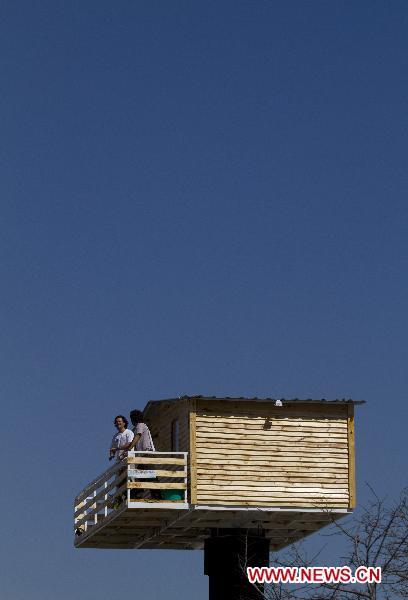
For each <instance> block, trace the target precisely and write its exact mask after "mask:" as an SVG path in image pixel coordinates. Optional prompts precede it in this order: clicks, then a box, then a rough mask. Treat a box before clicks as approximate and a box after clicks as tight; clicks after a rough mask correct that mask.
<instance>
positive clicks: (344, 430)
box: [75, 396, 361, 550]
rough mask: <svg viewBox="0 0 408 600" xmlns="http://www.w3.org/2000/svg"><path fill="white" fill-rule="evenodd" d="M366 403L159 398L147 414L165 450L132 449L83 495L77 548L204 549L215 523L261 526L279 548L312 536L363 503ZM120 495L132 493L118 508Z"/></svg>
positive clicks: (157, 441) (78, 502) (79, 505)
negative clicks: (358, 426) (362, 407)
mask: <svg viewBox="0 0 408 600" xmlns="http://www.w3.org/2000/svg"><path fill="white" fill-rule="evenodd" d="M360 403H361V402H354V401H352V400H333V401H326V400H275V399H272V398H265V399H259V398H215V397H202V396H195V397H191V396H184V397H182V398H175V399H168V400H158V401H151V402H149V403H148V404H147V406H146V408H145V410H144V416H145V422H146V423H147V424H148V425H149V427H150V430H151V433H152V436H153V439H154V443H155V446H156V450H157V452H156V453H153V454H151V453H129V457H128V458H127V460H126V461H125V463H126V464H124V465H116V466H115V467H113V468H111V469H108V471H107V472H105V473H104V474H102V476H100V477H99V478H97V479H96V480H94V482H92V483H91V484H90V485H89V486H87V487H86V488H85V489H84V490H83V491H82V492H81V494H79V496H77V498H76V506H75V528H76V531H77V534H79V535H77V536H76V539H75V545H76V546H77V547H94V548H95V547H96V548H181V549H195V548H198V549H201V548H203V545H204V540H205V539H206V538H207V537H208V536H209V533H210V530H211V529H214V528H223V529H225V528H239V529H258V530H262V531H264V532H265V535H266V536H267V537H268V539H269V540H270V548H271V549H272V550H277V549H280V548H282V547H284V546H286V545H288V544H290V543H292V542H293V541H296V540H298V539H300V538H302V537H305V536H306V535H309V534H310V533H312V532H313V531H316V530H318V529H320V528H321V527H324V526H325V525H327V523H329V522H330V521H332V520H333V519H337V518H340V517H341V516H344V515H345V514H347V513H349V512H350V511H352V509H353V508H354V506H355V502H356V496H355V466H354V465H355V458H354V406H355V405H356V404H360ZM135 467H136V469H135ZM123 468H126V469H127V473H125V475H124V474H123ZM113 469H116V471H114V470H113ZM107 475H109V477H107ZM138 478H139V479H138ZM140 478H141V479H140ZM119 484H120V485H119ZM134 489H137V490H139V493H143V497H138V498H134V497H133V495H134V494H133V492H132V490H134ZM152 490H156V491H157V490H160V491H161V493H162V498H161V499H157V498H152V497H151V491H152ZM120 492H124V493H125V494H126V500H124V501H123V502H122V503H121V504H120V505H115V502H113V503H112V498H113V497H115V495H116V497H117V496H118V493H120Z"/></svg>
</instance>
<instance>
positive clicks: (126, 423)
mask: <svg viewBox="0 0 408 600" xmlns="http://www.w3.org/2000/svg"><path fill="white" fill-rule="evenodd" d="M116 419H123V422H124V424H125V427H126V428H127V426H128V425H129V421H128V420H127V418H126V417H124V416H123V415H116V417H115V418H114V419H113V424H114V425H116Z"/></svg>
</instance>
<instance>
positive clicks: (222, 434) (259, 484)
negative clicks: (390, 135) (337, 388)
mask: <svg viewBox="0 0 408 600" xmlns="http://www.w3.org/2000/svg"><path fill="white" fill-rule="evenodd" d="M347 417H348V405H346V404H345V405H342V404H313V403H309V404H291V405H290V404H288V405H284V406H283V407H275V406H274V403H261V402H259V403H258V402H251V401H249V402H232V401H205V400H201V401H198V402H197V412H196V453H197V454H196V472H197V489H196V494H197V496H196V497H197V500H196V501H197V504H224V505H248V506H301V507H310V508H313V507H327V508H329V507H338V508H347V507H348V506H349V502H350V498H349V451H348V438H349V433H348V420H347Z"/></svg>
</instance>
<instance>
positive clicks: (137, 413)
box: [130, 409, 143, 425]
mask: <svg viewBox="0 0 408 600" xmlns="http://www.w3.org/2000/svg"><path fill="white" fill-rule="evenodd" d="M130 419H131V421H132V423H133V425H137V424H138V423H143V413H142V411H141V410H136V409H135V410H132V411H131V412H130Z"/></svg>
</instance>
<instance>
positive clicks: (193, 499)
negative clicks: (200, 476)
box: [189, 399, 197, 504]
mask: <svg viewBox="0 0 408 600" xmlns="http://www.w3.org/2000/svg"><path fill="white" fill-rule="evenodd" d="M190 402H191V404H190V423H189V426H190V503H191V504H196V503H197V456H196V411H197V403H196V401H195V400H194V399H193V400H191V401H190Z"/></svg>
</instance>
